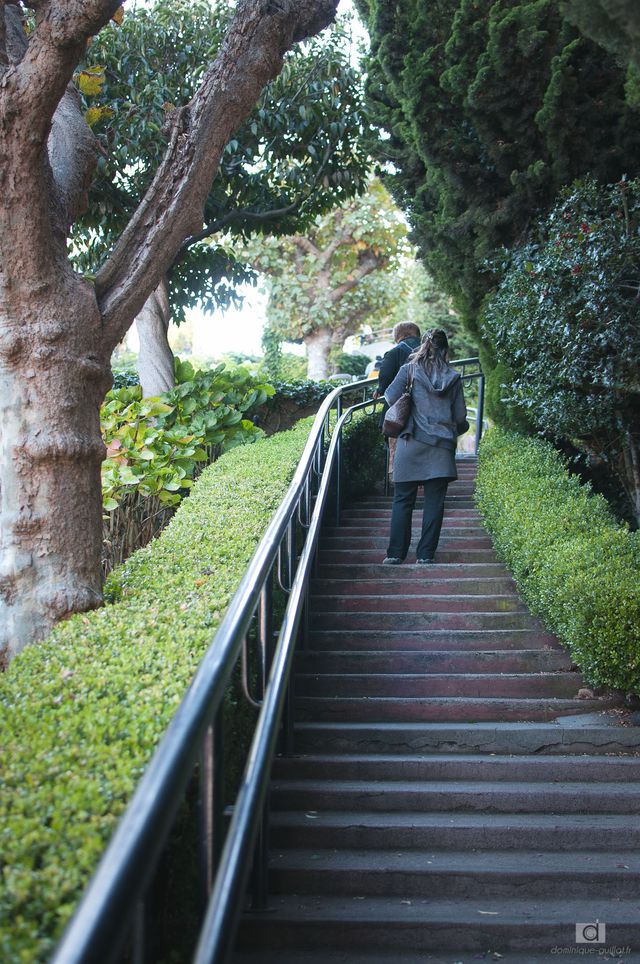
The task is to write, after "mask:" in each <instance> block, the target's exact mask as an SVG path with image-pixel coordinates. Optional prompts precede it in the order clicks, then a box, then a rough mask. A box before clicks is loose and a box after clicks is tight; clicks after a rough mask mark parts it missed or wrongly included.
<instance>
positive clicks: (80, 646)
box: [0, 423, 309, 964]
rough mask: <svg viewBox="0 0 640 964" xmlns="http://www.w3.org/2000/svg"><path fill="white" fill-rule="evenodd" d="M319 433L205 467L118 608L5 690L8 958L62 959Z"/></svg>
mask: <svg viewBox="0 0 640 964" xmlns="http://www.w3.org/2000/svg"><path fill="white" fill-rule="evenodd" d="M308 432H309V424H308V423H300V424H299V425H298V426H296V428H295V429H293V430H292V431H291V432H287V433H280V434H278V435H276V436H273V437H272V438H269V439H263V440H260V441H259V442H257V443H256V444H255V445H251V446H243V447H238V448H235V449H233V451H231V452H228V453H226V454H225V455H224V456H223V457H222V458H221V459H219V460H218V461H217V462H215V463H214V464H213V465H212V466H209V467H208V468H207V469H205V471H204V472H203V473H202V475H201V477H200V479H199V480H198V483H197V485H196V486H195V487H194V489H193V491H192V494H191V496H190V497H189V499H187V500H185V501H184V502H183V503H182V504H181V505H180V507H179V509H178V511H177V513H176V515H175V517H174V518H173V520H172V521H171V523H170V525H169V526H168V527H167V528H166V529H165V530H164V532H163V533H162V535H161V536H160V537H159V538H158V539H157V540H156V541H155V542H154V543H153V544H152V545H151V546H149V547H147V548H146V549H143V550H141V551H140V552H138V553H136V554H135V555H133V556H132V557H131V558H130V559H129V560H128V562H127V563H126V564H125V565H123V566H122V567H121V568H119V569H118V570H116V571H114V572H113V573H112V575H111V577H110V579H109V582H108V586H107V589H108V592H109V596H110V598H111V599H112V600H113V601H114V605H111V606H107V607H106V608H104V609H101V610H98V611H96V612H93V613H90V614H88V615H82V616H77V617H74V618H73V619H70V620H69V621H67V622H65V623H63V624H61V625H59V626H58V627H57V629H56V630H55V631H54V632H53V634H52V635H51V637H50V638H49V639H48V640H47V641H46V642H44V643H41V644H39V645H38V646H32V647H30V648H28V649H27V650H25V651H24V652H23V653H22V654H21V655H20V656H19V657H18V658H16V659H15V660H14V662H13V663H12V664H11V667H10V669H9V670H8V671H7V673H5V674H4V675H3V676H1V677H0V758H1V759H2V771H1V773H0V811H1V822H0V884H1V889H0V960H2V961H7V962H8V961H11V962H16V964H17V962H25V964H26V962H29V964H33V962H36V961H37V962H40V961H44V960H46V959H47V958H48V957H49V954H50V952H51V949H52V947H53V945H54V943H55V941H56V939H57V938H58V937H59V935H60V933H61V931H62V928H63V926H64V924H65V923H66V921H67V919H68V918H69V916H70V915H71V913H72V911H73V908H74V906H75V904H76V902H77V900H78V898H79V896H80V894H81V892H82V890H83V888H84V886H85V885H86V883H87V881H88V879H89V877H90V875H91V873H92V872H93V870H94V869H95V866H96V864H97V862H98V860H99V858H100V855H101V853H102V850H103V848H104V846H105V843H106V842H107V840H108V839H109V837H110V835H111V833H112V831H113V829H114V827H115V824H116V821H117V819H118V817H119V815H120V814H121V813H122V811H123V810H124V808H125V806H126V804H127V802H128V800H129V798H130V796H131V793H132V791H133V789H134V787H135V785H136V783H137V781H138V779H139V777H140V774H141V773H142V771H143V769H144V767H145V766H146V764H147V762H148V760H149V758H150V756H151V754H152V753H153V750H154V748H155V746H156V744H157V743H158V741H159V739H160V737H161V736H162V733H163V732H164V730H165V729H166V727H167V724H168V722H169V720H170V719H171V717H172V715H173V714H174V712H175V710H176V707H177V706H178V704H179V702H180V700H181V698H182V696H183V695H184V693H185V690H186V689H187V687H188V685H189V682H190V680H191V678H192V676H193V674H194V672H195V669H196V667H197V665H198V663H199V661H200V658H201V657H202V655H203V653H204V651H205V650H206V648H207V646H208V645H209V643H210V642H211V639H212V637H213V634H214V632H215V629H216V627H217V626H218V624H219V622H220V619H221V616H222V614H223V612H224V610H225V608H226V607H227V605H228V603H229V600H230V599H231V597H232V595H233V593H234V592H235V590H236V588H237V586H238V584H239V582H240V579H241V577H242V575H243V573H244V570H245V568H246V566H247V563H248V561H249V559H250V557H251V555H252V553H253V551H254V549H255V546H256V544H257V542H258V541H259V539H260V537H261V535H262V533H263V531H264V529H265V527H266V525H267V523H268V521H269V519H270V517H271V515H272V513H273V511H274V510H275V508H276V507H277V505H278V504H279V503H280V501H281V499H282V496H283V494H284V492H285V490H286V487H287V485H288V482H289V480H290V479H291V477H292V475H293V472H294V470H295V466H296V465H297V463H298V460H299V457H300V454H301V451H302V449H303V447H304V444H305V442H306V439H307V436H308ZM231 709H233V707H231ZM228 752H233V750H232V748H231V750H230V751H229V750H228Z"/></svg>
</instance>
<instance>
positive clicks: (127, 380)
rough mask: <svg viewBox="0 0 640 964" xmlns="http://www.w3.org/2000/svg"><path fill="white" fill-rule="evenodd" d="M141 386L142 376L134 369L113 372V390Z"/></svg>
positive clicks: (120, 369)
mask: <svg viewBox="0 0 640 964" xmlns="http://www.w3.org/2000/svg"><path fill="white" fill-rule="evenodd" d="M139 384H140V376H139V375H138V373H137V371H135V370H134V369H132V368H119V369H115V368H114V370H113V386H112V388H113V390H114V391H117V390H118V389H119V388H131V387H132V386H133V385H139Z"/></svg>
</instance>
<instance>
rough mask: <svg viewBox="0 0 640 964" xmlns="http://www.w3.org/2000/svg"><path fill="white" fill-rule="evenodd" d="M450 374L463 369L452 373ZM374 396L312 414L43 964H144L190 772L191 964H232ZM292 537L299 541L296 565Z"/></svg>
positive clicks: (259, 877)
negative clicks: (233, 744) (157, 884)
mask: <svg viewBox="0 0 640 964" xmlns="http://www.w3.org/2000/svg"><path fill="white" fill-rule="evenodd" d="M472 362H473V363H475V362H477V360H476V359H465V360H464V364H465V366H468V365H470V364H471V363H472ZM453 364H454V365H455V364H456V363H455V362H454V363H453ZM457 365H458V367H461V363H457ZM463 377H464V378H465V379H469V380H470V379H472V378H477V379H478V380H479V393H478V394H479V400H478V419H477V428H476V431H477V434H476V446H477V442H478V441H479V434H478V426H479V432H480V433H481V431H482V398H483V383H484V377H483V375H482V372H481V371H480V370H479V369H478V371H477V372H474V373H473V374H469V375H467V374H464V375H463ZM376 384H377V379H366V380H363V381H359V382H354V383H351V384H349V385H346V386H341V387H339V388H337V389H335V390H334V391H333V392H331V394H330V395H329V396H327V398H326V399H325V400H324V402H323V403H322V405H321V406H320V409H319V411H318V414H317V416H316V419H315V421H314V424H313V427H312V430H311V433H310V435H309V439H308V441H307V444H306V446H305V448H304V451H303V454H302V457H301V459H300V463H299V465H298V468H297V469H296V472H295V474H294V477H293V480H292V482H291V484H290V486H289V489H288V490H287V493H286V494H285V497H284V499H283V501H282V503H281V504H280V506H279V508H278V509H277V510H276V512H275V514H274V517H273V519H272V520H271V523H270V524H269V526H268V528H267V530H266V532H265V534H264V536H263V538H262V540H261V542H260V544H259V545H258V547H257V549H256V551H255V553H254V555H253V558H252V560H251V562H250V564H249V566H248V568H247V570H246V572H245V575H244V576H243V579H242V581H241V583H240V586H239V588H238V590H237V592H236V594H235V596H234V597H233V599H232V600H231V603H230V605H229V608H228V610H227V612H226V614H225V616H224V618H223V620H222V622H221V624H220V626H219V628H218V631H217V632H216V634H215V637H214V640H213V641H212V644H211V645H210V647H209V649H208V650H207V652H206V653H205V655H204V657H203V660H202V662H201V664H200V666H199V668H198V671H197V673H196V675H195V677H194V680H193V682H192V684H191V686H190V687H189V689H188V691H187V693H186V694H185V697H184V699H183V701H182V703H181V704H180V706H179V708H178V710H177V712H176V714H175V716H174V718H173V719H172V721H171V723H170V725H169V727H168V728H167V731H166V733H165V735H164V737H163V738H162V740H161V742H160V744H159V746H158V748H157V750H156V752H155V753H154V755H153V758H152V760H151V762H150V763H149V766H148V768H147V770H146V771H145V773H144V775H143V777H142V779H141V781H140V783H139V785H138V788H137V790H136V792H135V794H134V796H133V798H132V800H131V802H130V804H129V806H128V808H127V810H126V812H125V814H124V815H123V817H122V819H121V821H120V823H119V825H118V827H117V829H116V832H115V833H114V836H113V838H112V840H111V842H110V843H109V845H108V847H107V849H106V851H105V853H104V855H103V858H102V860H101V862H100V864H99V866H98V868H97V870H96V872H95V874H94V876H93V878H92V880H91V881H90V883H89V886H88V888H87V890H86V892H85V894H84V897H83V898H82V901H81V902H80V905H79V907H78V909H77V910H76V913H75V914H74V916H73V918H72V920H71V922H70V923H69V925H68V927H67V929H66V931H65V933H64V935H63V937H62V939H61V941H60V943H59V945H58V947H57V949H56V951H55V953H54V956H53V959H52V964H81V962H82V964H107V962H110V961H114V960H116V959H117V958H118V957H119V956H120V954H121V950H122V946H123V944H124V942H125V940H126V938H127V935H128V934H132V941H131V945H132V949H133V957H134V960H135V961H136V964H142V962H144V961H145V960H146V959H147V957H146V951H145V904H144V898H145V893H146V891H147V889H148V887H149V884H150V882H151V879H152V876H153V874H154V871H155V868H156V865H157V863H158V860H159V857H160V855H161V853H162V850H163V847H164V845H165V842H166V839H167V836H168V833H169V830H170V828H171V825H172V823H173V821H174V818H175V815H176V812H177V810H178V807H179V805H180V803H181V801H182V799H183V797H184V793H185V790H186V787H187V785H188V783H189V780H190V778H191V776H192V774H193V772H194V768H195V767H196V765H197V764H199V772H200V778H201V811H202V833H201V850H202V863H203V889H204V892H205V895H206V905H207V910H206V913H205V916H204V922H203V925H202V929H201V931H200V939H199V943H198V948H197V951H196V955H195V957H194V959H193V960H194V964H223V962H226V961H227V960H228V959H229V955H230V954H231V952H232V947H233V939H234V934H235V930H236V927H237V921H238V918H239V915H240V913H241V907H242V897H243V894H244V891H245V889H246V885H247V880H248V877H249V873H250V870H251V863H252V860H255V864H254V874H255V882H256V883H255V898H254V899H255V903H256V905H258V906H260V905H264V902H265V901H266V856H267V835H266V825H267V808H266V806H265V801H266V797H267V789H268V782H269V774H270V769H271V763H272V760H273V756H274V753H275V748H276V742H277V739H278V734H279V730H280V723H281V719H282V720H283V724H284V725H283V733H284V750H285V752H290V751H291V748H292V734H293V717H292V708H291V689H290V687H289V685H288V684H289V675H290V670H291V665H292V660H293V653H294V650H295V643H296V640H297V639H298V637H299V636H300V635H303V636H304V634H305V628H306V623H307V616H308V586H309V576H310V573H311V570H312V566H313V564H314V560H315V555H316V551H317V544H318V537H319V532H320V527H321V524H322V517H323V513H324V511H325V508H326V506H327V500H328V498H329V493H330V488H331V486H332V484H333V482H334V481H335V495H336V502H335V514H336V515H337V516H338V517H339V515H340V508H341V500H342V475H341V448H342V429H343V427H344V425H345V424H346V423H347V422H348V421H349V420H350V419H351V418H352V416H353V412H354V411H356V410H358V409H363V408H366V407H367V406H370V405H371V404H372V400H371V399H369V400H367V398H366V395H367V393H368V391H369V390H371V389H373V388H375V386H376ZM360 391H361V392H362V393H363V400H362V401H361V402H359V403H357V404H355V405H352V406H350V407H349V409H348V410H347V411H346V412H344V413H343V411H342V409H343V403H344V398H345V396H346V395H349V394H352V393H354V392H360ZM334 408H335V415H332V413H333V410H334ZM374 408H375V403H374ZM332 420H335V421H334V423H333V424H332ZM328 439H330V441H329V444H328V448H327V440H328ZM298 533H302V534H303V536H304V542H303V545H302V548H301V551H300V556H299V558H298V556H297V535H298ZM276 580H277V583H278V584H279V585H280V586H281V587H282V588H283V589H284V590H285V591H286V593H287V595H288V604H287V607H286V611H285V614H284V617H283V620H282V622H281V625H280V628H279V632H278V636H277V643H276V645H275V650H274V649H273V640H274V631H273V629H274V628H273V625H272V592H273V585H274V581H276ZM255 616H257V622H258V634H257V635H258V649H259V668H260V672H259V685H260V693H259V694H258V700H255V701H253V698H252V697H251V694H250V693H249V692H248V689H249V686H248V676H249V674H248V673H245V683H246V690H247V693H246V695H247V697H248V698H249V699H251V700H252V701H253V702H254V703H255V702H260V703H261V710H260V715H259V718H258V721H257V724H256V728H255V731H254V737H253V742H252V745H251V749H250V751H249V755H248V759H247V764H246V768H245V772H244V775H243V778H242V783H241V787H240V790H239V793H238V796H237V798H236V801H235V804H234V807H233V815H232V819H231V824H230V827H229V830H228V833H227V834H226V839H225V835H224V818H223V808H224V803H223V796H222V774H221V772H220V761H221V758H222V747H221V727H222V719H221V715H222V701H223V699H224V695H225V692H226V690H227V687H228V684H229V680H230V677H231V673H232V671H233V668H234V666H235V665H236V664H237V663H238V661H239V659H241V658H243V654H244V657H245V659H246V638H247V634H248V633H249V630H250V627H251V624H252V622H253V621H254V617H255Z"/></svg>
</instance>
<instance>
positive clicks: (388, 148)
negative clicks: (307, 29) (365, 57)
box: [358, 0, 640, 325]
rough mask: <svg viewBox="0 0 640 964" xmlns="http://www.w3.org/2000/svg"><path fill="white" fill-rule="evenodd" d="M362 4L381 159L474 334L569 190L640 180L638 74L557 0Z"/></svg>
mask: <svg viewBox="0 0 640 964" xmlns="http://www.w3.org/2000/svg"><path fill="white" fill-rule="evenodd" d="M585 2H586V0H585ZM624 2H625V0H620V4H622V3H624ZM602 5H603V6H604V2H603V4H602ZM627 5H628V4H627ZM358 6H359V9H360V10H361V12H362V13H363V15H364V17H365V21H366V23H367V25H368V27H369V31H370V34H371V40H372V54H371V58H370V62H369V64H368V71H369V80H368V87H367V96H368V100H369V104H370V108H371V110H372V112H373V116H374V119H375V121H376V122H377V124H378V125H379V126H380V127H381V128H382V129H383V132H384V134H383V136H381V137H379V138H378V139H377V140H376V142H375V143H374V144H373V145H372V150H373V152H374V153H375V155H376V157H377V158H378V159H379V161H380V163H381V165H382V166H383V169H384V170H385V171H386V172H387V173H386V177H385V183H386V184H387V186H388V187H389V189H390V190H391V193H392V194H393V196H394V198H395V199H396V201H397V202H398V204H399V205H400V206H401V207H402V208H403V209H404V210H405V211H406V213H407V215H408V218H409V221H410V224H411V226H412V228H413V240H414V241H415V243H416V244H417V245H418V247H419V251H420V256H421V257H422V258H423V259H424V261H425V264H426V266H427V268H428V269H429V271H430V272H431V273H432V275H433V276H434V278H435V280H436V282H437V284H438V285H439V286H440V287H441V288H443V290H445V291H447V292H448V293H449V294H451V295H452V296H453V297H454V301H455V303H456V307H457V308H458V309H459V310H460V311H461V313H462V314H463V316H464V317H465V320H466V321H467V323H469V324H472V325H473V324H474V323H475V318H476V315H477V311H478V308H479V305H480V303H481V300H482V298H483V296H484V294H485V293H486V292H487V291H488V290H489V289H490V288H491V286H492V284H493V281H494V278H493V277H492V275H491V273H489V272H484V273H483V272H482V270H481V269H482V266H483V264H484V262H485V260H486V258H487V257H488V256H490V255H491V254H492V253H493V252H495V251H496V250H498V249H500V248H502V247H503V246H511V245H512V244H514V243H519V241H520V239H521V238H522V237H523V235H524V234H525V233H526V232H527V230H528V228H529V226H530V223H531V220H532V218H534V217H537V216H538V215H539V213H540V212H541V211H545V210H547V209H549V208H550V207H551V206H552V204H553V203H554V202H555V199H556V197H557V194H558V192H559V190H560V188H561V187H563V186H564V185H566V184H569V183H571V182H572V181H573V180H574V179H575V178H576V177H579V176H583V175H584V174H586V173H588V172H591V173H592V174H594V175H595V176H596V177H597V178H598V179H600V180H603V181H615V180H617V179H619V178H620V177H621V176H622V175H623V174H625V173H628V174H634V173H635V172H636V171H637V165H638V156H640V114H639V113H638V112H637V111H636V110H634V109H632V107H631V106H630V105H629V103H628V102H627V100H626V97H625V80H626V74H625V69H624V68H623V67H621V66H620V65H619V64H618V62H617V60H616V58H615V57H614V56H612V55H610V54H606V53H604V52H603V50H602V48H601V47H599V46H597V45H596V44H594V43H593V42H591V41H589V40H588V39H586V38H585V37H584V36H582V35H581V34H579V33H578V31H577V30H576V29H575V28H574V27H573V26H571V25H570V24H569V23H568V22H567V21H566V20H565V19H564V18H563V17H562V15H561V13H560V9H559V4H558V3H556V2H555V0H522V2H518V3H513V0H438V2H437V3H434V2H433V0H405V2H402V3H397V4H390V3H388V2H385V0H359V3H358ZM609 6H610V4H608V3H607V7H609Z"/></svg>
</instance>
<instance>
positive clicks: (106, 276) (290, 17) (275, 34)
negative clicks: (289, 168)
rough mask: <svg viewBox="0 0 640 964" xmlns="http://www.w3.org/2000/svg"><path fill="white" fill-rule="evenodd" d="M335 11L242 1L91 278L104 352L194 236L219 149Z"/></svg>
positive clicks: (324, 6)
mask: <svg viewBox="0 0 640 964" xmlns="http://www.w3.org/2000/svg"><path fill="white" fill-rule="evenodd" d="M336 6H337V0H241V2H240V3H239V5H238V8H237V12H236V16H235V18H234V20H233V22H232V24H231V27H230V28H229V32H228V33H227V36H226V37H225V40H224V42H223V44H222V47H221V48H220V51H219V54H218V56H217V58H216V60H215V61H214V63H213V64H212V65H211V66H210V67H209V69H208V70H207V71H206V73H205V75H204V77H203V80H202V83H201V85H200V87H199V89H198V91H197V92H196V94H195V96H194V97H193V99H192V101H191V102H190V104H189V105H188V107H186V108H182V109H180V110H176V111H174V112H173V113H172V114H171V115H170V123H171V125H172V130H171V136H170V141H169V145H168V148H167V152H166V154H165V158H164V160H163V162H162V164H161V165H160V168H159V169H158V172H157V174H156V176H155V178H154V180H153V182H152V184H151V185H150V187H149V189H148V191H147V193H146V195H145V197H144V198H143V200H142V202H141V203H140V205H139V207H138V209H137V211H136V213H135V214H134V215H133V217H132V219H131V221H130V222H129V225H128V226H127V228H126V229H125V231H124V233H123V234H122V236H121V238H120V239H119V241H118V243H117V244H116V246H115V248H114V250H113V252H112V253H111V255H110V257H109V258H108V259H107V261H106V263H105V265H104V266H103V267H102V269H101V270H100V272H99V274H98V277H97V280H96V292H97V295H98V299H99V304H100V308H101V312H102V317H103V325H104V332H105V338H106V343H107V346H109V345H115V344H117V342H118V341H119V340H120V339H121V338H122V337H123V335H124V333H125V332H126V331H127V329H128V327H129V326H130V324H131V321H132V320H133V318H134V317H135V315H136V313H137V312H138V311H139V309H140V308H141V307H142V305H143V304H144V302H145V301H146V299H147V297H148V295H149V294H150V293H151V291H152V290H153V289H154V287H155V285H156V284H157V281H158V278H159V277H160V276H161V275H162V274H164V273H166V271H167V270H168V269H169V268H170V266H171V264H172V262H173V260H174V258H175V255H176V252H177V251H178V250H179V248H180V245H181V243H182V241H183V240H184V238H186V237H189V236H193V235H195V234H198V233H200V232H201V230H202V217H203V211H204V204H205V201H206V198H207V196H208V194H209V191H210V189H211V183H212V181H213V178H214V177H215V174H216V172H217V170H218V165H219V162H220V157H221V155H222V152H223V150H224V147H225V145H226V144H227V143H228V141H229V139H230V137H231V135H232V134H233V132H234V131H235V130H237V128H238V127H239V126H240V124H241V123H242V122H243V121H244V120H245V118H246V117H247V116H248V115H249V113H250V111H251V110H252V109H253V106H254V104H255V102H256V100H257V98H258V96H259V94H260V92H261V90H262V89H263V87H264V86H265V84H267V83H268V81H270V80H271V79H272V78H273V77H275V76H276V75H277V74H278V72H279V70H280V68H281V66H282V58H283V56H284V54H285V52H286V51H287V49H288V48H289V47H290V46H291V45H292V44H293V43H295V42H296V41H298V40H301V39H303V38H304V37H307V36H310V35H312V34H313V33H317V32H318V31H319V30H320V29H322V28H323V27H325V26H327V24H329V23H330V22H331V21H332V20H333V18H334V16H335V10H336Z"/></svg>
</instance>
